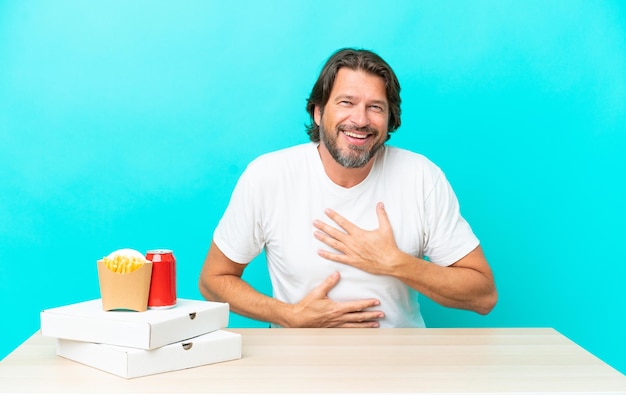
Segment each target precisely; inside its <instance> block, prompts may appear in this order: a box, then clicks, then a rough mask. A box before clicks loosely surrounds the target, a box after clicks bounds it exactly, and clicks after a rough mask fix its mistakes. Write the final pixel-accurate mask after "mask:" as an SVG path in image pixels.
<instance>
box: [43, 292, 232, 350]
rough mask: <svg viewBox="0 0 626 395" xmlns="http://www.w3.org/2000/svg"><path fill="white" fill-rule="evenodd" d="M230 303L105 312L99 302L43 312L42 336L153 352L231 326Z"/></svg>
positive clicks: (180, 302) (180, 303)
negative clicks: (229, 318) (229, 319)
mask: <svg viewBox="0 0 626 395" xmlns="http://www.w3.org/2000/svg"><path fill="white" fill-rule="evenodd" d="M228 313H229V306H228V304H227V303H219V302H208V301H203V300H190V299H178V301H177V303H176V305H175V306H174V307H172V308H169V309H156V310H152V309H148V310H146V311H141V312H137V311H130V310H115V311H104V310H103V309H102V301H101V300H100V299H94V300H89V301H86V302H81V303H75V304H70V305H66V306H61V307H55V308H51V309H46V310H43V311H42V312H41V314H40V320H41V334H42V335H43V336H50V337H56V338H61V339H68V340H78V341H84V342H91V343H104V344H110V345H114V346H123V347H134V348H139V349H144V350H153V349H155V348H158V347H162V346H164V345H166V344H171V343H176V342H180V341H182V340H186V339H190V338H192V337H196V336H199V335H203V334H205V333H209V332H213V331H215V330H218V329H223V328H225V327H226V326H227V325H228Z"/></svg>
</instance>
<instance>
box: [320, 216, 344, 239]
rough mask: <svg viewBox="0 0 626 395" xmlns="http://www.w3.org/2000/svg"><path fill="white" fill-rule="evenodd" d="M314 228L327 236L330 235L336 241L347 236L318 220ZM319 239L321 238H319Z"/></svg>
mask: <svg viewBox="0 0 626 395" xmlns="http://www.w3.org/2000/svg"><path fill="white" fill-rule="evenodd" d="M313 226H314V227H316V228H317V229H319V230H320V231H321V232H323V233H324V234H325V235H328V236H330V237H332V238H333V239H336V240H342V239H343V238H344V237H345V236H346V235H347V234H346V233H345V232H342V231H340V230H339V229H336V228H334V227H332V226H330V225H328V224H327V223H325V222H323V221H320V220H319V219H316V220H314V221H313ZM318 239H319V238H318Z"/></svg>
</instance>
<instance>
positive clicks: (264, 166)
mask: <svg viewBox="0 0 626 395" xmlns="http://www.w3.org/2000/svg"><path fill="white" fill-rule="evenodd" d="M313 150H315V144H313V143H305V144H299V145H295V146H292V147H288V148H283V149H280V150H277V151H272V152H268V153H265V154H263V155H260V156H258V157H257V158H255V159H254V160H252V161H251V162H250V163H249V164H248V166H247V167H246V170H245V171H244V174H243V176H244V177H247V178H254V179H256V180H258V181H261V182H262V181H267V180H270V179H276V178H280V177H283V176H285V175H287V174H289V173H293V172H298V171H299V170H301V169H302V168H303V167H304V166H308V163H309V158H311V157H312V154H311V152H313Z"/></svg>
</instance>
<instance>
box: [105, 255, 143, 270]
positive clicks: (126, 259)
mask: <svg viewBox="0 0 626 395" xmlns="http://www.w3.org/2000/svg"><path fill="white" fill-rule="evenodd" d="M102 262H103V263H104V265H105V266H106V267H107V269H109V270H111V271H112V272H115V273H119V274H124V273H130V272H134V271H135V270H137V269H139V268H140V267H141V266H143V265H144V263H145V262H146V260H145V259H143V258H139V257H135V256H126V255H115V256H108V257H107V256H105V257H104V258H102Z"/></svg>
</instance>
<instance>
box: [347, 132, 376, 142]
mask: <svg viewBox="0 0 626 395" xmlns="http://www.w3.org/2000/svg"><path fill="white" fill-rule="evenodd" d="M343 134H345V135H346V136H348V137H352V138H355V139H361V140H364V139H366V138H368V137H369V136H371V134H370V133H356V132H353V131H350V130H344V131H343Z"/></svg>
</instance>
